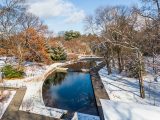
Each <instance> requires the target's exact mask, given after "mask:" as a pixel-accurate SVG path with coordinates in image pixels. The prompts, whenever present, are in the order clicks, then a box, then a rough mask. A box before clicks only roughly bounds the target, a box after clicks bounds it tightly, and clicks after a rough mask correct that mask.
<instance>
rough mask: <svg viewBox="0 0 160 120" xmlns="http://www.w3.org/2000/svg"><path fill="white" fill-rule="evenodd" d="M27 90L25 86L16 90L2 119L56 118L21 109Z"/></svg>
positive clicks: (45, 119)
mask: <svg viewBox="0 0 160 120" xmlns="http://www.w3.org/2000/svg"><path fill="white" fill-rule="evenodd" d="M25 92H26V89H25V88H21V89H17V90H16V95H15V96H14V98H13V100H12V101H11V103H10V105H9V106H8V108H7V110H6V112H5V113H4V115H3V117H2V120H56V119H54V118H50V117H46V116H41V115H38V114H31V113H28V112H23V111H19V107H20V105H21V103H22V100H23V97H24V95H25Z"/></svg>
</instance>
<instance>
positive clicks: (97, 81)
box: [90, 62, 110, 120]
mask: <svg viewBox="0 0 160 120" xmlns="http://www.w3.org/2000/svg"><path fill="white" fill-rule="evenodd" d="M104 66H105V63H104V62H102V63H100V64H98V65H97V66H96V67H94V68H92V69H91V70H90V75H91V80H92V85H93V90H94V94H95V98H96V103H97V108H98V113H99V116H100V119H101V120H104V114H103V110H102V106H101V103H100V99H108V100H109V99H110V98H109V95H108V93H107V92H106V90H105V88H104V85H103V83H102V80H101V78H100V76H99V74H98V71H99V70H100V69H101V68H103V67H104Z"/></svg>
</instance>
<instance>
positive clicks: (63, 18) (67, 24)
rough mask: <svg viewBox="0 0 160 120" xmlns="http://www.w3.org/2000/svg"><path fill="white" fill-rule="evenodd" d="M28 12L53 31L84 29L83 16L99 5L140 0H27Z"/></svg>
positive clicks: (135, 3)
mask: <svg viewBox="0 0 160 120" xmlns="http://www.w3.org/2000/svg"><path fill="white" fill-rule="evenodd" d="M27 1H28V4H29V6H30V7H29V12H32V13H33V14H35V15H37V16H39V17H40V18H41V19H42V20H43V21H44V23H45V24H47V25H48V27H49V29H50V30H52V31H54V32H55V33H57V32H59V31H66V30H71V29H73V30H78V31H81V32H83V33H84V32H85V31H84V23H83V20H84V18H85V16H87V15H90V14H94V11H95V10H96V9H97V8H98V7H100V6H109V5H112V6H113V5H127V6H131V5H138V4H139V1H140V0H27Z"/></svg>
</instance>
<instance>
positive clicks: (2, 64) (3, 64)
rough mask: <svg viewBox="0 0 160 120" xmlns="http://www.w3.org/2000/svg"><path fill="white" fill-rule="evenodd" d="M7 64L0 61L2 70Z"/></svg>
mask: <svg viewBox="0 0 160 120" xmlns="http://www.w3.org/2000/svg"><path fill="white" fill-rule="evenodd" d="M5 64H6V63H5V62H4V61H1V60H0V68H2V67H4V66H5Z"/></svg>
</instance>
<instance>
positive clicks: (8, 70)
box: [2, 65, 24, 79]
mask: <svg viewBox="0 0 160 120" xmlns="http://www.w3.org/2000/svg"><path fill="white" fill-rule="evenodd" d="M2 72H3V73H4V76H5V78H9V79H11V78H22V77H23V74H24V72H23V70H18V69H15V68H13V66H11V65H6V66H4V67H3V68H2Z"/></svg>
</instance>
